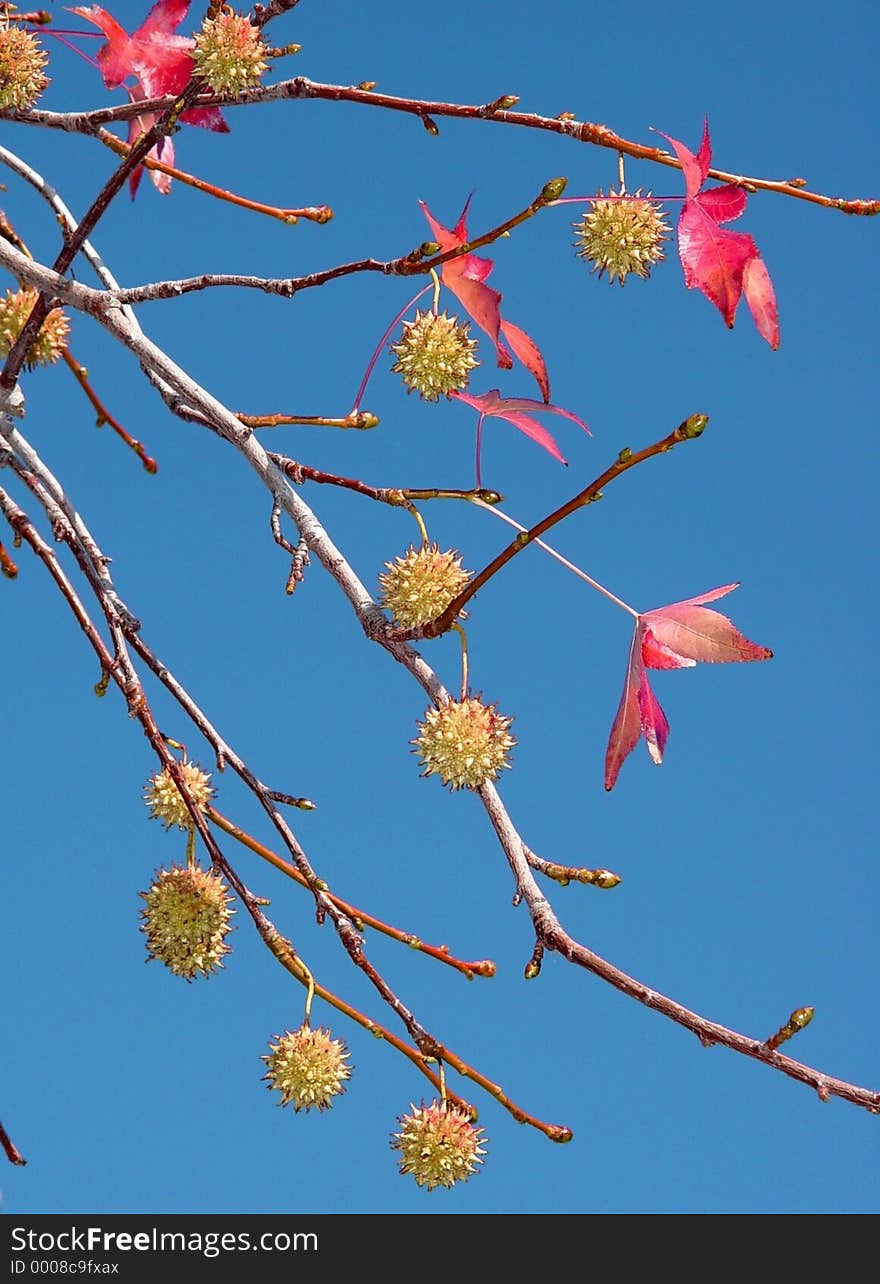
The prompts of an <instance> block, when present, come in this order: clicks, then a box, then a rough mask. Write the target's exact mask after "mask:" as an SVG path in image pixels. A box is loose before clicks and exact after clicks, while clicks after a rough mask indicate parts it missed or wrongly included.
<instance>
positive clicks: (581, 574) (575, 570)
mask: <svg viewBox="0 0 880 1284" xmlns="http://www.w3.org/2000/svg"><path fill="white" fill-rule="evenodd" d="M474 503H475V504H476V506H477V507H478V508H483V509H485V510H486V512H488V513H494V514H495V516H496V517H500V518H501V520H502V522H507V524H508V526H514V527H515V528H516V529H517V530H518V531H524V532H528V527H527V526H523V525H522V524H521V523H520V522H517V521H515V520H514V518H512V517H510V516H509V515H508V514H507V513H502V511H501V509H500V508H495V507H493V506H492V505H491V504H484V503H483V502H482V501H481V500H479V499H476V500H474ZM533 542H534V543H535V544H537V545H538V548H542V549H543V550H544V552H545V553H549V554H550V556H551V557H555V558H556V561H557V562H560V563H561V564H562V565H563V566H564V567H565V568H566V570H569V571H571V572H572V574H574V575H577V576H578V578H579V579H582V580H584V581H586V583H587V584H589V585H590V587H591V588H594V589H596V591H597V592H599V593H602V594H604V596H605V597H607V598H608V600H609V601H611V602H614V604H615V605H616V606H619V607H620V608H621V609H622V610H624V611H626V612H628V614H629V615H631V616H632V617H633V619H635V620H637V619H638V618H639V613H638V611H636V610H635V609H634V608H633V607H631V606H629V605H628V604H627V603H626V602H624V601H623V599H622V598H619V597H616V596H615V595H614V594H613V593H612V592H611V591H610V590H609V589H607V588H605V586H604V584H600V583H599V581H598V580H594V579H593V577H592V576H591V575H588V574H587V573H586V571H582V570H581V568H580V567H579V566H575V564H574V562H570V561H569V560H568V558H567V557H563V556H562V554H561V553H557V551H556V549H555V548H552V547H551V546H550V545H549V544H545V543H544V541H543V540H542V539H536V540H534V541H533Z"/></svg>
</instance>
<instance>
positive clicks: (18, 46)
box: [0, 25, 49, 111]
mask: <svg viewBox="0 0 880 1284" xmlns="http://www.w3.org/2000/svg"><path fill="white" fill-rule="evenodd" d="M48 61H49V59H48V57H47V55H46V52H45V50H44V49H43V48H42V47H41V45H40V42H39V40H38V39H37V37H36V36H35V35H34V34H33V33H32V32H30V31H25V30H24V28H23V27H6V26H2V25H0V109H2V110H5V109H6V108H7V107H13V108H15V109H16V110H17V111H24V110H26V109H27V108H28V107H33V105H34V103H35V102H36V101H37V99H38V98H39V96H40V94H41V93H42V92H43V90H44V89H45V88H46V86H47V85H48V83H49V78H48V76H44V75H43V68H44V67H45V65H46V63H47V62H48Z"/></svg>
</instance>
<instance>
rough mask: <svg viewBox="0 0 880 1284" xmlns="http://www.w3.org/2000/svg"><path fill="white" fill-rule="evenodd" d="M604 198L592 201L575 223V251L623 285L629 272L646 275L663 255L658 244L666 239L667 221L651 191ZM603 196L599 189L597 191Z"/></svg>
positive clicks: (599, 273)
mask: <svg viewBox="0 0 880 1284" xmlns="http://www.w3.org/2000/svg"><path fill="white" fill-rule="evenodd" d="M608 196H609V198H611V199H607V200H601V199H599V200H595V201H593V202H592V203H591V204H590V206H589V208H588V209H587V212H586V214H584V216H583V218H582V219H580V220H579V221H578V222H577V223H575V224H574V231H575V248H576V250H577V253H578V254H579V255H580V256H581V257H582V258H584V259H587V260H588V261H589V262H591V263H592V264H593V267H592V271H593V272H596V273H598V275H599V276H601V275H602V273H603V272H607V273H608V280H609V281H611V282H613V281H614V280H615V278H616V279H617V281H619V283H620V284H621V285H623V283H624V281H625V280H626V278H627V277H628V276H629V275H630V273H632V274H633V275H635V276H638V277H642V278H645V277H647V276H650V274H651V268H652V267H653V266H654V264H655V263H658V262H659V261H660V260H661V259H662V258H663V257H664V254H663V250H662V249H661V246H662V245H663V242H664V241H666V240H667V239H668V233H669V225H668V224H667V223H665V222H664V219H663V208H662V206H660V205H658V204H657V202H656V201H652V200H650V199H649V197H650V192H648V193H647V194H645V195H642V193H641V191H638V192H633V193H632V195H631V196H625V195H623V194H620V193H617V192H615V190H614V188H613V187H612V189H611V190H610V192H609V193H608ZM599 197H600V198H601V197H602V192H601V191H600V192H599Z"/></svg>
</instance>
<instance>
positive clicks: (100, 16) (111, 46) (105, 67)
mask: <svg viewBox="0 0 880 1284" xmlns="http://www.w3.org/2000/svg"><path fill="white" fill-rule="evenodd" d="M69 12H70V13H75V14H76V16H77V17H78V18H84V19H85V21H86V22H91V23H93V25H94V26H96V27H98V28H100V30H101V31H103V33H104V35H105V36H106V37H107V44H106V45H104V46H103V47H102V48H101V49H99V50H98V54H97V62H98V67H99V68H100V71H101V76H102V78H103V81H104V84H105V86H106V87H107V89H116V88H117V87H118V86H119V85H121V84H122V82H123V80H125V79H126V77H127V76H131V75H133V74H134V71H133V65H132V64H133V58H134V50H133V48H132V42H131V40H130V38H129V36H128V33H127V32H126V31H124V30H123V28H122V27H120V25H119V23H118V22H117V21H116V19H115V18H114V17H113V16H112V15H111V14H109V13H108V12H107V10H106V9H102V8H101V6H100V5H98V4H95V5H91V6H90V7H88V8H72V9H70V10H69Z"/></svg>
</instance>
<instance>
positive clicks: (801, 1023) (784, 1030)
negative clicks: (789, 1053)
mask: <svg viewBox="0 0 880 1284" xmlns="http://www.w3.org/2000/svg"><path fill="white" fill-rule="evenodd" d="M815 1010H816V1009H815V1008H795V1010H794V1012H792V1014H791V1016H790V1017H789V1018H788V1020H787V1021H786V1023H785V1025H783V1026H780V1028H779V1029H778V1030H777V1031H776V1033H775V1034H771V1036H770V1038H769V1039H767V1040H766V1042H765V1045H764V1046H765V1047H766V1048H769V1050H770V1051H771V1052H774V1051H775V1050H776V1049H777V1048H778V1047H779V1045H780V1044H781V1043H786V1042H787V1041H788V1040H789V1039H791V1038H793V1037H794V1035H796V1034H797V1033H798V1031H800V1030H803V1029H805V1028H806V1026H808V1025H809V1024H810V1022H811V1021H812V1019H813V1013H814V1012H815Z"/></svg>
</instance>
